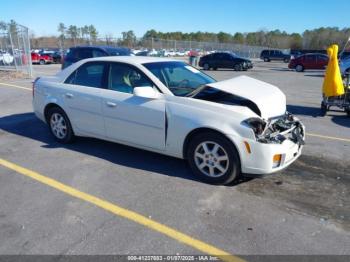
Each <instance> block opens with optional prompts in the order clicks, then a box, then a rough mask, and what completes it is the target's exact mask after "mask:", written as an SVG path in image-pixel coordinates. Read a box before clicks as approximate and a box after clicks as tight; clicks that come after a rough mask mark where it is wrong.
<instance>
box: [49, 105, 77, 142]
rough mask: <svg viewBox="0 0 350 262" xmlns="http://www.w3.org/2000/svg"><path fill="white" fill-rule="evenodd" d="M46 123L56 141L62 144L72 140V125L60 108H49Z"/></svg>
mask: <svg viewBox="0 0 350 262" xmlns="http://www.w3.org/2000/svg"><path fill="white" fill-rule="evenodd" d="M61 119H62V120H61ZM47 123H48V125H49V128H50V132H51V134H52V135H53V137H54V138H55V140H56V141H58V142H60V143H62V144H69V143H71V142H73V141H74V139H75V135H74V132H73V129H72V125H71V123H70V121H69V118H68V116H67V115H66V113H65V112H64V111H63V110H62V109H61V108H59V107H54V108H51V109H49V112H48V114H47Z"/></svg>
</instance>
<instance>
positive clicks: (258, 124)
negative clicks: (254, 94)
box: [244, 117, 266, 136]
mask: <svg viewBox="0 0 350 262" xmlns="http://www.w3.org/2000/svg"><path fill="white" fill-rule="evenodd" d="M244 122H245V123H246V124H247V125H248V126H249V127H250V128H251V129H253V131H254V133H255V135H256V136H259V135H261V134H262V133H263V132H264V130H265V127H266V122H265V121H263V120H262V119H260V118H257V117H252V118H248V119H247V120H245V121H244Z"/></svg>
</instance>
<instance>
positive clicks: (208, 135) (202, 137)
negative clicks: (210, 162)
mask: <svg viewBox="0 0 350 262" xmlns="http://www.w3.org/2000/svg"><path fill="white" fill-rule="evenodd" d="M207 141H209V142H214V143H216V144H218V145H220V147H222V148H223V149H224V150H225V151H226V153H227V156H228V162H227V163H226V165H227V171H226V172H225V173H224V174H223V175H221V176H218V177H212V176H209V175H206V174H204V173H203V172H202V171H201V170H200V169H199V168H198V167H197V164H196V160H195V153H196V149H197V148H198V146H199V145H200V144H201V143H203V142H207ZM186 157H187V161H188V163H189V166H190V168H191V170H192V172H193V173H194V175H195V176H197V177H198V178H199V179H200V180H202V181H204V182H206V183H209V184H215V185H226V184H229V183H231V182H233V181H234V180H235V179H238V178H239V176H240V173H241V163H240V159H239V155H238V153H237V150H236V148H235V146H234V145H233V144H232V142H231V141H229V140H228V139H227V138H226V137H225V136H223V135H221V134H219V133H216V132H210V131H208V132H203V133H200V134H198V135H196V136H195V137H194V138H193V139H192V140H191V141H190V143H189V145H188V149H187V152H186ZM203 162H204V160H203ZM224 162H226V161H224Z"/></svg>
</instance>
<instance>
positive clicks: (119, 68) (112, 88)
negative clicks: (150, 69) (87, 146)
mask: <svg viewBox="0 0 350 262" xmlns="http://www.w3.org/2000/svg"><path fill="white" fill-rule="evenodd" d="M142 86H153V87H154V88H155V89H156V87H155V85H154V84H153V83H152V81H151V80H149V79H148V77H146V76H145V75H144V74H143V73H142V72H141V70H139V69H137V68H136V67H134V66H131V65H128V64H124V63H110V65H109V69H108V84H107V89H104V90H102V112H103V115H104V122H105V128H106V135H107V137H108V138H110V139H112V140H115V141H120V142H126V143H127V144H133V145H139V146H142V147H148V148H153V149H157V150H164V148H165V128H166V120H165V101H164V100H163V98H159V99H148V98H142V97H136V96H134V95H133V89H134V87H142Z"/></svg>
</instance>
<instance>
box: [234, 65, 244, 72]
mask: <svg viewBox="0 0 350 262" xmlns="http://www.w3.org/2000/svg"><path fill="white" fill-rule="evenodd" d="M233 69H234V70H235V71H242V70H243V65H242V64H235V65H234V66H233Z"/></svg>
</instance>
